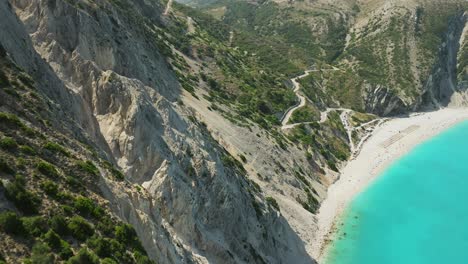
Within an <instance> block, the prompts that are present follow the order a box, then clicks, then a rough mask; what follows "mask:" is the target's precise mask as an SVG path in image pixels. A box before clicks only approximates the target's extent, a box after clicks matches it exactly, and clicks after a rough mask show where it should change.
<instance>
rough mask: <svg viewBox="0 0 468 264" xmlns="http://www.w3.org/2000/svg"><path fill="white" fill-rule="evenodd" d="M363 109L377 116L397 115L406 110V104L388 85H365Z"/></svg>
mask: <svg viewBox="0 0 468 264" xmlns="http://www.w3.org/2000/svg"><path fill="white" fill-rule="evenodd" d="M366 91H367V93H366V96H365V102H364V105H365V110H366V112H368V113H374V114H377V115H379V116H389V115H398V114H401V113H404V112H406V111H408V108H409V107H408V105H407V104H406V103H405V102H403V100H402V99H401V98H400V97H399V96H398V95H397V94H396V93H395V91H394V90H390V89H389V88H388V87H384V86H381V85H377V86H375V87H374V86H372V85H367V88H366Z"/></svg>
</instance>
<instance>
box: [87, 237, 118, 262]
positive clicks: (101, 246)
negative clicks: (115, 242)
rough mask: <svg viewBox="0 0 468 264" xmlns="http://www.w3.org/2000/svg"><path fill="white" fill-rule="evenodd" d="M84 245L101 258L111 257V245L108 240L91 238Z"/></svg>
mask: <svg viewBox="0 0 468 264" xmlns="http://www.w3.org/2000/svg"><path fill="white" fill-rule="evenodd" d="M86 244H87V245H88V246H89V248H91V249H92V250H93V251H94V252H95V253H96V254H97V255H98V256H99V257H101V258H106V257H111V256H112V255H113V252H112V245H111V242H110V239H108V238H102V237H91V238H90V239H88V241H87V242H86Z"/></svg>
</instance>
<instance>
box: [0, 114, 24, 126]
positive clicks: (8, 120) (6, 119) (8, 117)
mask: <svg viewBox="0 0 468 264" xmlns="http://www.w3.org/2000/svg"><path fill="white" fill-rule="evenodd" d="M2 123H3V124H5V125H7V126H10V127H13V128H25V127H26V126H25V125H24V124H23V122H21V120H20V119H19V118H18V117H17V116H16V115H13V114H9V113H4V112H0V124H2Z"/></svg>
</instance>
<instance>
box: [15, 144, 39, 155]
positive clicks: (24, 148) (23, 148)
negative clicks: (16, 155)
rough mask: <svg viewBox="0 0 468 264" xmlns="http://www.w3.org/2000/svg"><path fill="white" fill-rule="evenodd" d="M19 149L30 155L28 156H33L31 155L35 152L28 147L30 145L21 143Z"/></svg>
mask: <svg viewBox="0 0 468 264" xmlns="http://www.w3.org/2000/svg"><path fill="white" fill-rule="evenodd" d="M19 150H20V151H21V152H22V153H24V154H26V155H30V156H33V155H36V154H37V152H36V151H35V150H34V149H33V148H32V147H30V146H24V145H23V146H20V147H19Z"/></svg>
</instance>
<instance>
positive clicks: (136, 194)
mask: <svg viewBox="0 0 468 264" xmlns="http://www.w3.org/2000/svg"><path fill="white" fill-rule="evenodd" d="M0 7H1V9H0V12H1V17H2V18H1V19H2V23H1V28H0V30H1V34H0V43H1V45H2V46H3V47H4V48H5V50H6V52H7V54H8V55H9V56H10V57H11V58H12V59H13V61H14V62H15V63H17V64H18V65H19V66H20V67H22V68H23V69H25V70H26V72H28V73H29V74H30V75H31V76H33V78H34V79H35V80H36V81H37V82H38V83H40V92H41V93H43V94H44V95H46V96H47V97H48V98H50V100H51V102H53V103H54V104H56V105H57V106H59V108H60V109H61V111H62V112H63V113H64V115H66V116H68V117H69V118H71V119H72V120H74V121H75V122H76V125H77V127H79V128H80V129H83V131H84V132H85V133H86V136H87V137H88V138H89V139H90V140H91V141H92V142H93V143H94V144H95V147H96V150H97V151H98V153H101V154H100V155H103V157H105V158H106V159H107V160H109V161H110V162H114V163H115V164H116V165H118V166H119V167H120V168H121V169H122V170H123V171H124V174H125V178H126V181H128V184H129V185H130V186H131V185H133V186H137V188H136V189H137V190H138V189H139V190H140V191H135V188H128V187H126V185H121V184H116V183H113V182H112V181H109V180H106V179H105V178H101V180H100V181H99V186H100V188H101V191H102V192H103V195H104V197H105V198H107V199H108V200H109V202H110V206H111V207H112V208H113V209H114V211H115V213H116V214H117V215H119V216H120V217H121V218H122V219H123V220H125V221H127V222H129V223H131V224H132V225H133V226H134V227H135V229H136V231H137V234H138V236H139V237H140V239H141V241H142V243H143V246H144V247H145V249H146V251H147V252H148V254H149V256H150V257H151V258H152V259H154V260H156V261H157V262H158V263H190V262H193V263H207V262H210V263H290V262H293V263H312V262H313V260H312V259H311V258H310V256H308V254H307V253H306V251H305V248H304V245H303V242H302V241H301V240H300V239H299V237H298V236H297V235H296V233H295V232H294V231H293V230H292V229H291V227H290V226H289V224H288V222H287V221H286V219H285V218H284V217H283V216H282V215H281V214H280V213H279V212H278V211H277V209H275V208H274V207H272V206H271V205H269V204H268V203H267V202H266V201H265V194H264V193H263V192H262V191H261V190H260V189H259V187H258V186H257V185H256V184H254V183H253V182H252V181H251V180H249V179H248V175H247V172H246V171H245V170H244V169H243V168H242V166H241V165H239V162H238V161H236V159H234V158H232V157H231V156H230V154H229V153H228V152H226V150H224V149H223V148H222V147H221V146H220V144H219V143H218V142H217V141H216V140H215V139H214V138H213V137H212V136H211V135H210V133H209V131H208V130H207V129H206V127H205V126H204V125H203V124H202V123H201V122H200V121H197V118H195V117H194V114H193V112H192V111H191V110H190V109H189V108H187V107H186V106H184V105H183V104H182V103H180V102H177V98H179V97H180V96H181V89H180V84H179V83H178V81H177V78H175V74H174V72H173V71H172V70H171V67H170V66H169V65H168V63H167V61H166V59H165V57H164V56H163V55H162V54H161V52H160V50H159V49H158V46H157V45H156V43H155V40H156V41H157V35H156V34H155V33H154V32H155V29H156V28H157V27H158V26H161V25H162V24H161V23H164V21H163V18H161V4H160V3H159V2H157V1H151V2H148V1H92V2H88V1H76V2H70V1H61V0H56V1H50V0H47V1H46V0H44V1H35V0H34V1H32V0H31V1H27V0H26V1H25V0H18V1H16V0H14V1H11V2H10V3H6V2H2V3H1V4H0ZM124 14H125V15H126V16H124ZM179 101H180V100H179ZM55 118H57V119H58V120H59V119H60V118H61V117H60V116H56V117H55ZM76 133H78V131H77V132H76ZM138 186H139V187H138Z"/></svg>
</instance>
